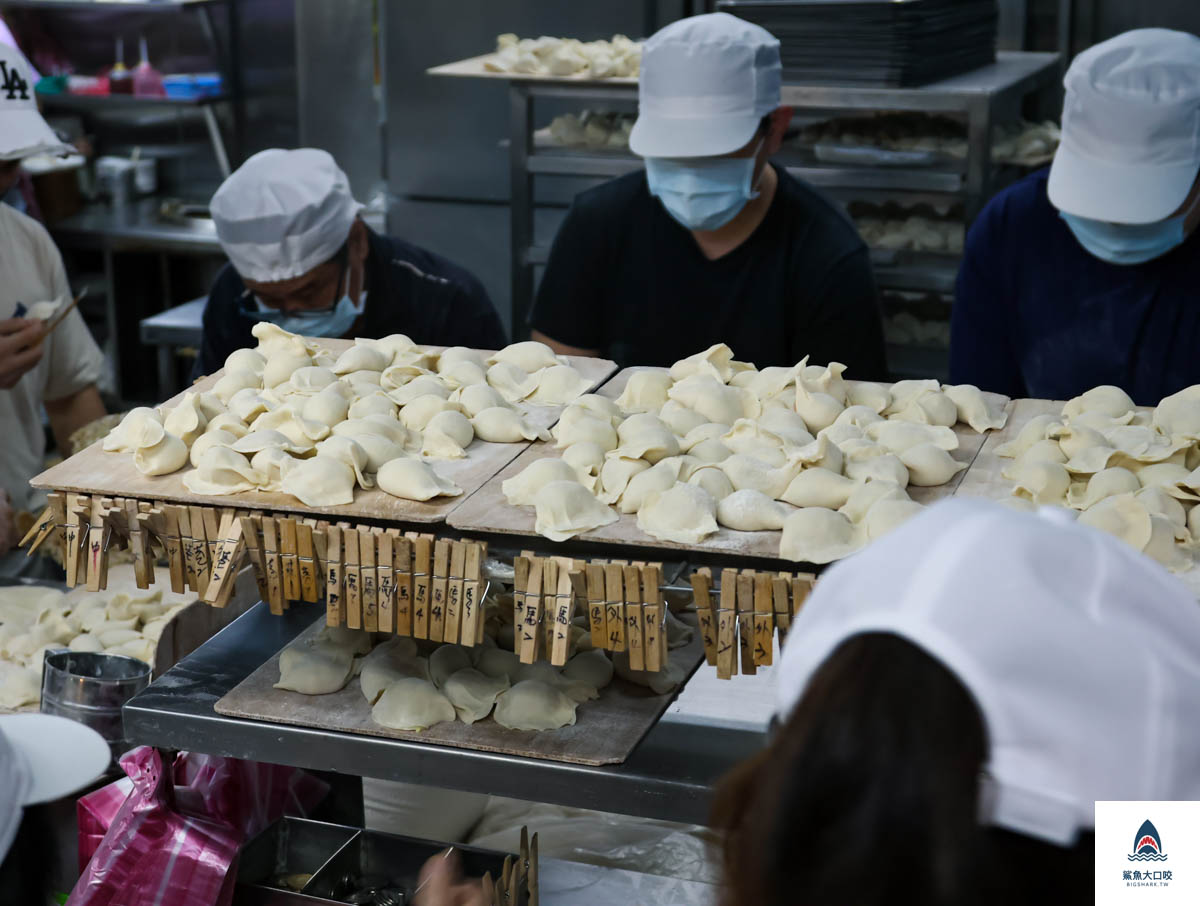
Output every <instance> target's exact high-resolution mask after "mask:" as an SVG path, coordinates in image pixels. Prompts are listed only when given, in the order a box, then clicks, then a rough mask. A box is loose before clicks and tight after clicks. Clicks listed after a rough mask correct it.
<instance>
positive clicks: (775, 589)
mask: <svg viewBox="0 0 1200 906" xmlns="http://www.w3.org/2000/svg"><path fill="white" fill-rule="evenodd" d="M791 585H792V583H791V576H790V575H789V574H788V573H780V574H779V575H777V576H775V577H774V578H773V579H772V580H771V600H772V602H773V603H774V605H775V628H776V629H777V630H778V631H779V650H780V651H782V650H783V642H784V640H785V639H786V638H787V631H788V627H789V626H791V625H792V611H791V609H790V606H789V603H788V592H789V591H790V589H791Z"/></svg>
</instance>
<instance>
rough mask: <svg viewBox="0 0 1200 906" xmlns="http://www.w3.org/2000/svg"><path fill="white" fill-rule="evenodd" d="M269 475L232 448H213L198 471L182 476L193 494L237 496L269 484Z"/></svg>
mask: <svg viewBox="0 0 1200 906" xmlns="http://www.w3.org/2000/svg"><path fill="white" fill-rule="evenodd" d="M266 480H267V479H266V476H265V475H263V474H262V473H261V472H259V471H257V470H256V469H255V468H254V467H253V466H251V465H250V462H249V460H247V459H246V457H245V456H243V455H242V454H241V453H238V452H236V451H234V450H231V449H230V448H229V447H213V448H211V449H210V450H208V451H207V452H206V453H204V454H203V455H202V456H201V457H200V462H199V463H198V464H197V466H196V468H195V469H194V470H193V471H191V472H188V473H186V474H185V475H184V476H183V486H184V487H185V488H187V489H188V490H189V491H191V492H192V493H193V494H238V493H240V492H242V491H253V490H255V489H256V488H258V487H259V486H260V485H262V484H265V483H266Z"/></svg>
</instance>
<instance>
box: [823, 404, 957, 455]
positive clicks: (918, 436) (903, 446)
mask: <svg viewBox="0 0 1200 906" xmlns="http://www.w3.org/2000/svg"><path fill="white" fill-rule="evenodd" d="M846 411H847V412H849V411H850V410H849V409H847V410H846ZM863 430H864V432H865V433H866V435H867V437H869V438H871V440H873V441H875V442H876V443H879V444H883V446H885V447H887V448H888V450H889V451H890V452H892V453H895V454H897V455H900V454H901V453H903V452H904V451H905V450H907V449H909V448H910V447H915V446H917V445H918V444H933V445H934V446H935V447H940V448H941V449H943V450H946V451H950V450H957V449H958V435H957V434H955V433H954V431H953V430H952V429H950V428H947V427H945V426H943V425H922V424H917V423H914V422H906V421H879V422H876V423H875V424H871V425H867V426H866V427H865V428H864V429H863Z"/></svg>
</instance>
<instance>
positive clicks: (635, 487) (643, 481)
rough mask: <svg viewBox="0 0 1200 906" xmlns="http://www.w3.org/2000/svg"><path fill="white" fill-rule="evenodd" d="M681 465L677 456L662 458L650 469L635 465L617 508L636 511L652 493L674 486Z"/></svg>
mask: <svg viewBox="0 0 1200 906" xmlns="http://www.w3.org/2000/svg"><path fill="white" fill-rule="evenodd" d="M613 458H616V457H613ZM622 458H627V457H622ZM606 465H607V463H606ZM679 467H680V462H679V460H678V459H675V458H672V459H665V460H662V461H661V462H659V463H657V464H655V465H654V466H651V467H650V468H648V469H641V470H638V469H637V467H633V474H632V475H630V477H629V480H628V482H627V483H626V484H625V488H624V490H623V491H622V492H621V495H620V497H619V498H618V502H617V509H618V510H620V511H621V512H622V513H636V512H637V511H638V510H639V509H641V508H642V505H643V503H644V502H645V501H646V499H647V498H648V497H649V496H650V495H651V494H653V493H655V492H658V491H665V490H667V489H668V488H671V487H673V486H674V484H675V482H676V481H678V480H679ZM601 484H602V485H603V481H601ZM607 496H608V494H607V493H606V494H605V497H607Z"/></svg>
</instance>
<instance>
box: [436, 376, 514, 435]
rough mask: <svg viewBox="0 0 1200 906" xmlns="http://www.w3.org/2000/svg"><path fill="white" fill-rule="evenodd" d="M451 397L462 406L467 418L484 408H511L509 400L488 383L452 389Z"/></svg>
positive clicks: (472, 416)
mask: <svg viewBox="0 0 1200 906" xmlns="http://www.w3.org/2000/svg"><path fill="white" fill-rule="evenodd" d="M451 399H453V400H454V401H455V402H456V403H458V405H459V406H461V407H462V411H463V413H464V414H465V415H466V416H467V417H468V418H474V417H475V416H477V415H478V414H479V413H480V412H483V411H484V410H485V409H496V408H500V409H508V408H511V406H510V404H509V402H508V401H507V400H506V399H505V398H504V397H502V396H501V395H500V394H499V393H497V392H496V388H494V387H492V386H491V385H489V384H471V385H470V386H468V387H463V388H461V389H460V390H456V391H454V394H453V395H452V396H451ZM476 433H478V430H476Z"/></svg>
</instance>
